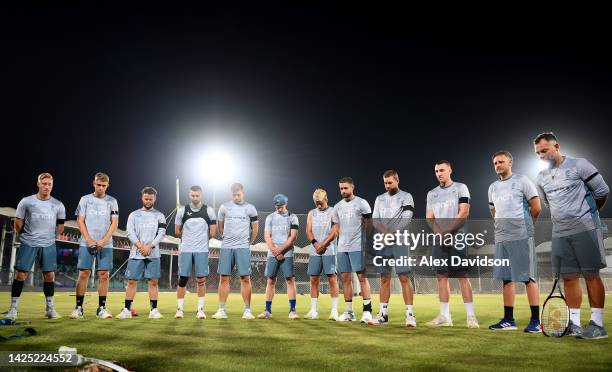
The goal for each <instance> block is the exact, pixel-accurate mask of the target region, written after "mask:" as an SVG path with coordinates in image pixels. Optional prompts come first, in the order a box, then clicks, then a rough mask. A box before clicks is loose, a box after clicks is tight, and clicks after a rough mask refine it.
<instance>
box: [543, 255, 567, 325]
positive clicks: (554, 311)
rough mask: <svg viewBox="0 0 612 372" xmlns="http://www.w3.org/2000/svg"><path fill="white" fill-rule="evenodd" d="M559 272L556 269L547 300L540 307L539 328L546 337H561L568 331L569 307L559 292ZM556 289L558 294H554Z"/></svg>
mask: <svg viewBox="0 0 612 372" xmlns="http://www.w3.org/2000/svg"><path fill="white" fill-rule="evenodd" d="M559 268H560V265H559ZM559 271H560V270H559V269H557V272H556V273H555V282H554V284H553V287H552V291H550V294H549V295H548V298H547V299H546V301H544V306H542V316H541V327H542V333H543V334H544V336H546V337H563V336H565V335H566V334H568V333H569V330H570V327H569V324H570V317H569V315H570V314H569V307H568V306H567V302H566V301H565V296H563V292H561V286H559ZM557 289H558V294H556V293H555V290H557Z"/></svg>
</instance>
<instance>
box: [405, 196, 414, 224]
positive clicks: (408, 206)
mask: <svg viewBox="0 0 612 372" xmlns="http://www.w3.org/2000/svg"><path fill="white" fill-rule="evenodd" d="M413 216H414V199H413V198H412V195H411V194H406V199H405V200H404V202H403V203H402V218H408V219H411V218H412V217H413Z"/></svg>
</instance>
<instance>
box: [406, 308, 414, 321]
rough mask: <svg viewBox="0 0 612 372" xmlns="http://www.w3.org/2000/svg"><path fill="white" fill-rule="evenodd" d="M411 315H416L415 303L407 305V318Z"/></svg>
mask: <svg viewBox="0 0 612 372" xmlns="http://www.w3.org/2000/svg"><path fill="white" fill-rule="evenodd" d="M410 315H414V312H413V305H406V318H408V317H409V316H410Z"/></svg>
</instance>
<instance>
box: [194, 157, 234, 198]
mask: <svg viewBox="0 0 612 372" xmlns="http://www.w3.org/2000/svg"><path fill="white" fill-rule="evenodd" d="M199 164H200V167H201V171H202V172H203V175H204V180H205V182H207V183H210V184H211V185H212V193H213V208H215V207H216V189H217V188H218V187H219V186H223V185H225V184H227V183H228V182H231V180H232V178H233V177H234V175H235V170H236V169H235V167H236V165H235V162H234V159H233V158H232V156H231V155H230V154H229V153H228V152H226V151H223V150H222V149H218V148H213V149H210V150H208V151H207V152H206V153H205V154H204V155H203V156H202V160H201V162H199Z"/></svg>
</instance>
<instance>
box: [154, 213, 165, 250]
mask: <svg viewBox="0 0 612 372" xmlns="http://www.w3.org/2000/svg"><path fill="white" fill-rule="evenodd" d="M165 236H166V217H165V216H164V214H163V213H161V212H160V213H158V214H157V235H156V236H155V239H153V241H152V242H151V244H153V245H154V246H157V245H159V243H161V241H162V240H163V239H164V237H165Z"/></svg>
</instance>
